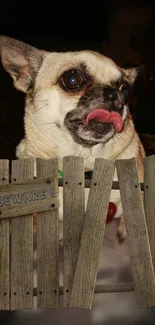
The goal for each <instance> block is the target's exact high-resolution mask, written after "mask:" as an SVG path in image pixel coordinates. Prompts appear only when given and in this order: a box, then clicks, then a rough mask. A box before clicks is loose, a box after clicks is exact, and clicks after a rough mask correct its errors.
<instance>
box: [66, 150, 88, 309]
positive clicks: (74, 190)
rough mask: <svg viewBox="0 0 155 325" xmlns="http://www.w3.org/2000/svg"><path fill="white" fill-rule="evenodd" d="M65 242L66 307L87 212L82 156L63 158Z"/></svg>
mask: <svg viewBox="0 0 155 325" xmlns="http://www.w3.org/2000/svg"><path fill="white" fill-rule="evenodd" d="M63 173H64V180H63V183H64V188H63V238H64V240H63V243H64V277H63V282H64V284H63V285H64V297H63V298H64V300H63V303H64V307H68V306H69V299H70V294H71V289H72V284H73V276H74V272H75V266H76V262H77V258H78V252H79V245H80V239H81V234H82V226H83V221H84V213H85V191H84V161H83V159H82V158H80V157H72V156H70V157H65V158H64V160H63Z"/></svg>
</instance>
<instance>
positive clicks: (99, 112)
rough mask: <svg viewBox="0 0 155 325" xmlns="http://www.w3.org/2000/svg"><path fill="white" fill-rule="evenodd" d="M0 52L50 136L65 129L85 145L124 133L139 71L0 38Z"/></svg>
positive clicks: (102, 59) (90, 56)
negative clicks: (52, 132) (51, 131)
mask: <svg viewBox="0 0 155 325" xmlns="http://www.w3.org/2000/svg"><path fill="white" fill-rule="evenodd" d="M0 54H1V60H2V64H3V66H4V68H5V70H6V71H7V72H8V73H9V74H10V75H11V76H12V78H13V80H14V85H15V87H16V88H17V89H19V90H21V91H24V92H25V93H26V94H27V106H28V109H30V110H31V111H32V114H33V113H34V114H35V115H34V116H35V118H34V120H35V123H36V126H37V123H38V129H39V123H40V121H42V125H46V124H48V132H49V134H50V127H51V129H52V128H58V129H59V130H61V129H62V130H63V132H68V133H69V134H70V135H71V137H72V139H73V140H74V141H75V142H76V143H79V144H81V145H82V146H84V147H90V146H93V145H95V144H97V143H105V142H107V141H108V140H109V139H111V138H112V137H114V136H115V134H117V133H121V132H122V131H123V129H124V126H125V123H126V121H127V119H128V100H129V96H130V91H131V86H132V84H133V83H134V80H135V78H136V76H137V74H138V71H139V70H140V68H133V69H128V70H124V69H122V68H120V67H118V66H117V65H116V64H115V63H114V62H113V61H112V60H111V59H109V58H107V57H105V56H103V55H100V54H98V53H95V52H92V51H81V52H68V53H56V52H53V53H49V52H45V51H41V50H38V49H36V48H33V47H32V46H29V45H26V44H24V43H22V42H20V41H17V40H14V39H10V38H7V37H0ZM32 114H31V115H32ZM37 121H39V122H37Z"/></svg>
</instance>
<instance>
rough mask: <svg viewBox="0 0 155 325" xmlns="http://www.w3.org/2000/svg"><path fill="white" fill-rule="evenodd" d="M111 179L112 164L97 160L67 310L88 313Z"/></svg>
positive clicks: (91, 299) (112, 172)
mask: <svg viewBox="0 0 155 325" xmlns="http://www.w3.org/2000/svg"><path fill="white" fill-rule="evenodd" d="M113 175H114V162H112V161H108V160H104V159H96V161H95V165H94V171H93V177H92V183H91V188H90V193H89V198H88V204H87V209H86V215H85V219H84V225H83V230H82V237H81V242H80V250H79V256H78V261H77V265H76V270H75V276H74V281H73V287H72V292H71V297H70V303H69V306H70V307H75V308H85V309H91V307H92V301H93V294H94V289H95V282H96V275H97V269H98V262H99V256H100V250H101V247H102V243H103V236H104V229H105V222H106V218H107V210H108V204H109V199H110V193H111V185H112V180H113Z"/></svg>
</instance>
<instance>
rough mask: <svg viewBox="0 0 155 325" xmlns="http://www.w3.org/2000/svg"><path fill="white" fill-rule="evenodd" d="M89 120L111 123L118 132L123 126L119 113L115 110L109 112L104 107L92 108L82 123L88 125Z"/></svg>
mask: <svg viewBox="0 0 155 325" xmlns="http://www.w3.org/2000/svg"><path fill="white" fill-rule="evenodd" d="M91 120H96V121H100V122H106V123H112V124H113V125H114V127H115V130H116V132H120V131H121V129H122V127H123V121H122V117H121V115H120V114H119V113H117V112H109V111H107V110H106V109H94V110H93V111H91V112H90V113H89V114H88V115H87V117H86V119H85V121H84V124H85V125H88V123H89V122H90V121H91Z"/></svg>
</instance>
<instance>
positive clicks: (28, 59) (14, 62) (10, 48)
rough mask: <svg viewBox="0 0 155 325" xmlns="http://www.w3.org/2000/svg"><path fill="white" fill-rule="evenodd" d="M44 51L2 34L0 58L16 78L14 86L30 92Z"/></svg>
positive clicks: (14, 78) (5, 67)
mask: <svg viewBox="0 0 155 325" xmlns="http://www.w3.org/2000/svg"><path fill="white" fill-rule="evenodd" d="M44 53H45V52H43V51H41V50H38V49H36V48H34V47H33V46H30V45H27V44H25V43H23V42H21V41H18V40H15V39H13V38H10V37H5V36H0V58H1V61H2V65H3V67H4V69H5V70H6V71H7V72H8V73H9V74H10V75H11V77H12V78H13V80H14V86H15V87H16V88H17V89H18V90H20V91H23V92H25V93H26V92H28V91H29V90H30V89H31V88H32V86H33V84H34V81H35V77H36V75H37V72H38V70H39V68H40V66H41V63H42V60H43V57H44Z"/></svg>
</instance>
